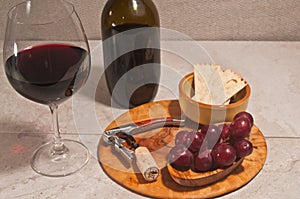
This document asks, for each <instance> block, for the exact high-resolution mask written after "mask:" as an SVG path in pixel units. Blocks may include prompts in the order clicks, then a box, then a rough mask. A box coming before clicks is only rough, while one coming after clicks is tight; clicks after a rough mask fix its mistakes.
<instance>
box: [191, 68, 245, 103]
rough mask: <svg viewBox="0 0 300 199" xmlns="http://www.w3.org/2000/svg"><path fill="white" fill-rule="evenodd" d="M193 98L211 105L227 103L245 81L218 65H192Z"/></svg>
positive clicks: (241, 87)
mask: <svg viewBox="0 0 300 199" xmlns="http://www.w3.org/2000/svg"><path fill="white" fill-rule="evenodd" d="M194 84H195V96H194V97H193V99H194V100H196V101H199V102H202V103H205V104H211V105H221V104H228V103H229V101H230V98H231V97H232V96H233V95H235V94H236V93H237V92H239V91H240V90H241V89H243V88H244V87H245V86H246V85H247V83H246V81H244V80H243V78H242V77H241V76H240V75H238V74H237V73H235V72H233V71H232V70H231V69H227V70H225V71H223V70H222V69H221V67H220V66H219V65H210V64H198V65H195V66H194Z"/></svg>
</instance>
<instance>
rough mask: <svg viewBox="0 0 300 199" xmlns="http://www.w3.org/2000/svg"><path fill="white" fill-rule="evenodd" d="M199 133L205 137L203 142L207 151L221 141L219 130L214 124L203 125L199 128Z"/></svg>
mask: <svg viewBox="0 0 300 199" xmlns="http://www.w3.org/2000/svg"><path fill="white" fill-rule="evenodd" d="M201 133H203V134H204V135H205V140H206V142H207V145H208V148H209V149H211V148H213V147H214V146H215V144H217V143H219V142H220V141H221V139H220V131H219V128H218V126H216V125H214V124H210V125H204V126H203V127H202V128H201Z"/></svg>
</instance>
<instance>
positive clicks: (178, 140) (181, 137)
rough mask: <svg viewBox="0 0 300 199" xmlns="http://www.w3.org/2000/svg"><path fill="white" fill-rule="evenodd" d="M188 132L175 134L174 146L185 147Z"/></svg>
mask: <svg viewBox="0 0 300 199" xmlns="http://www.w3.org/2000/svg"><path fill="white" fill-rule="evenodd" d="M189 133H190V132H189V131H184V130H183V131H180V132H178V133H177V135H176V137H175V144H176V145H178V144H183V145H185V143H186V139H187V136H188V135H189Z"/></svg>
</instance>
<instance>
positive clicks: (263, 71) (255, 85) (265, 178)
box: [0, 41, 300, 199]
mask: <svg viewBox="0 0 300 199" xmlns="http://www.w3.org/2000/svg"><path fill="white" fill-rule="evenodd" d="M191 42H192V41H189V42H175V43H173V44H172V45H173V46H175V47H177V48H178V49H182V50H183V51H186V49H185V47H184V46H189V47H190V48H193V45H194V42H192V43H191ZM171 43H172V42H171ZM90 44H91V49H92V66H93V72H92V73H91V76H90V79H89V81H88V83H87V85H86V87H85V88H84V89H82V91H81V92H79V93H78V95H75V97H74V98H73V99H72V100H69V101H67V102H66V103H65V104H63V105H62V106H61V107H60V109H59V116H60V125H61V131H62V133H63V137H65V138H72V139H78V140H81V141H82V142H84V143H85V144H86V145H87V146H88V148H89V149H90V151H91V153H92V154H93V155H94V156H93V158H92V159H91V161H90V162H89V163H88V165H87V166H86V167H85V168H84V169H82V170H81V171H79V172H78V173H76V174H73V175H71V176H68V177H64V178H48V177H43V176H40V175H38V174H36V173H35V172H34V171H32V170H31V167H30V165H29V161H30V158H31V155H32V152H33V150H34V149H35V148H36V147H37V146H39V145H40V144H42V143H44V142H47V141H49V140H51V137H52V135H51V132H50V131H49V130H50V129H51V120H50V113H49V110H48V108H47V107H45V106H42V105H38V104H36V103H33V102H30V101H29V100H27V99H25V98H23V97H21V96H19V95H18V94H17V93H16V92H15V91H14V90H13V89H12V88H11V87H10V85H9V84H8V82H7V80H6V78H5V75H4V73H3V70H2V69H1V74H0V80H1V84H0V90H1V93H2V94H1V95H0V107H1V109H0V110H1V114H0V198H22V199H23V198H124V199H127V198H144V197H142V196H140V195H137V194H135V193H132V192H130V191H128V190H126V189H125V188H123V187H121V186H119V185H117V184H116V183H114V182H113V181H112V180H111V179H110V178H109V177H108V176H107V175H105V174H104V172H103V171H102V169H101V167H100V166H99V163H98V162H97V159H96V158H95V154H96V149H97V144H98V141H99V138H100V136H101V132H102V130H103V129H104V128H105V127H106V126H107V125H108V124H109V123H110V122H111V121H112V120H113V119H114V118H115V117H117V116H118V115H120V114H121V113H123V112H125V111H126V110H124V109H122V110H120V109H117V108H115V107H111V106H110V103H109V98H108V97H107V96H106V94H105V92H106V91H105V86H104V85H103V84H100V85H98V81H96V79H99V77H98V76H99V74H101V72H102V71H103V64H102V58H101V56H102V50H101V42H100V41H90ZM198 44H201V45H202V46H203V47H205V49H206V50H207V52H208V53H209V54H210V56H211V57H212V59H213V60H214V62H215V63H218V64H221V65H224V66H226V67H232V68H233V69H234V70H235V71H237V72H239V73H240V74H241V75H242V76H243V77H244V78H245V79H246V80H247V81H248V82H249V83H250V85H251V87H252V96H251V100H250V104H249V108H248V110H249V111H250V112H252V113H253V115H254V117H255V121H256V122H255V123H256V125H257V126H258V127H259V128H260V129H261V131H262V132H263V133H264V135H265V136H266V137H267V138H266V139H267V144H268V156H267V161H266V164H265V166H264V168H263V170H262V171H261V172H260V173H259V174H258V175H257V176H256V177H255V178H254V179H253V180H252V181H251V182H250V183H249V184H247V185H246V186H244V187H242V188H241V189H239V190H237V191H235V192H233V193H230V194H228V195H225V196H223V197H221V198H264V199H268V198H274V199H277V198H278V199H281V198H297V197H298V195H299V194H300V191H299V189H298V187H299V186H300V184H299V182H300V169H299V168H300V164H299V163H300V153H299V150H300V148H299V146H300V145H299V142H300V134H299V132H300V126H299V122H298V118H300V115H299V114H300V112H299V108H298V106H297V102H299V101H300V90H299V85H300V80H299V79H298V76H299V74H300V68H299V64H300V56H299V50H300V43H299V42H200V43H198ZM0 45H2V43H0ZM163 45H164V46H170V45H171V44H170V41H169V42H165V43H164V44H163ZM167 48H170V47H166V49H167ZM171 50H172V48H171ZM1 53H2V51H1ZM177 53H180V51H179V52H177ZM181 53H182V54H184V53H185V52H181ZM181 53H180V54H179V55H181ZM195 53H199V52H195ZM0 56H2V55H0ZM162 58H163V64H164V65H165V66H166V69H163V71H164V72H166V73H163V75H162V78H163V82H166V83H165V87H161V88H160V91H159V94H158V96H157V98H156V100H161V99H176V96H177V94H178V92H177V91H176V84H177V83H178V82H176V81H177V78H179V77H181V76H183V75H185V74H187V73H189V72H191V71H192V68H191V65H190V64H189V63H188V62H187V60H184V59H183V58H180V57H178V54H177V55H176V54H174V53H170V52H165V51H164V52H163V57H162ZM0 65H1V68H3V66H2V63H1V64H0ZM167 69H169V71H168V70H167ZM96 72H99V74H97V73H96ZM167 72H169V73H167ZM170 74H172V75H171V76H172V77H173V78H174V82H173V83H172V84H168V83H167V82H168V81H170V79H168V78H169V76H170ZM165 80H168V81H165ZM174 85H175V90H174V88H173V87H174ZM97 87H98V88H102V89H100V91H98V92H96V93H93V89H94V88H97ZM95 96H97V97H96V100H95ZM91 104H92V105H91ZM90 109H91V110H92V114H93V115H92V117H91V115H90V114H91V112H89V110H90ZM95 121H96V122H97V123H94V122H95ZM195 197H198V196H195Z"/></svg>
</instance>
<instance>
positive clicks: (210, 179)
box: [167, 158, 244, 187]
mask: <svg viewBox="0 0 300 199" xmlns="http://www.w3.org/2000/svg"><path fill="white" fill-rule="evenodd" d="M243 160H244V158H241V159H239V160H238V161H236V162H234V163H233V164H232V165H231V166H229V167H226V168H224V169H216V170H213V171H208V172H194V171H192V170H191V169H189V170H187V171H178V170H176V169H175V168H173V167H172V166H171V165H170V164H168V165H167V168H168V171H169V174H170V176H171V178H172V179H173V180H174V181H175V182H176V183H178V184H180V185H183V186H187V187H196V186H205V185H209V184H212V183H214V182H217V181H220V180H222V179H223V178H225V177H226V176H228V175H229V174H230V173H231V172H232V171H233V170H234V169H236V168H237V167H238V166H239V165H240V164H242V162H243Z"/></svg>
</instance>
